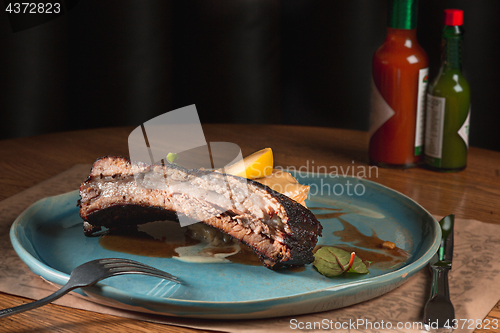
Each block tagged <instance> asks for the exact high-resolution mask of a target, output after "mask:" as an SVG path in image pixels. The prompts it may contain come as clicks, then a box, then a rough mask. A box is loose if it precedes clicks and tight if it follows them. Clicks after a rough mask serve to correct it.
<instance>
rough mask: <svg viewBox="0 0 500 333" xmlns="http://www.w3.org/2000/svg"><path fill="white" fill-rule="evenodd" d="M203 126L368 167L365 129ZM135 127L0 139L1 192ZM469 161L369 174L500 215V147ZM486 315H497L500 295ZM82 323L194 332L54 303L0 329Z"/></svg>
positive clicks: (211, 132)
mask: <svg viewBox="0 0 500 333" xmlns="http://www.w3.org/2000/svg"><path fill="white" fill-rule="evenodd" d="M203 128H204V132H205V136H206V138H207V141H209V142H215V141H226V142H233V143H236V144H238V145H239V146H240V147H241V148H242V152H243V155H248V154H250V153H252V152H254V151H256V150H259V149H262V148H265V147H271V148H272V149H273V152H274V159H275V165H280V166H294V167H296V168H300V167H303V169H302V170H305V168H306V167H307V166H308V167H309V170H310V171H324V170H321V169H318V167H328V168H332V169H331V170H334V169H335V168H336V169H337V170H339V172H340V170H342V169H341V168H343V170H348V169H347V167H351V168H352V167H353V166H356V167H358V166H365V167H367V163H368V157H367V147H368V144H367V142H368V134H367V133H365V132H359V131H351V130H343V129H331V128H318V127H297V126H283V125H279V126H277V125H211V124H209V125H204V126H203ZM132 129H133V128H111V129H92V130H82V131H74V132H65V133H53V134H47V135H42V136H37V137H29V138H18V139H11V140H4V141H0V156H1V161H0V170H1V172H0V188H1V189H2V190H1V191H0V200H3V199H5V198H8V197H10V196H12V195H14V194H16V193H18V192H20V191H22V190H24V189H27V188H29V187H31V186H33V185H35V184H37V183H39V182H41V181H43V180H45V179H48V178H50V177H52V176H55V175H57V174H59V173H61V172H63V171H64V170H66V169H68V168H70V167H71V166H73V165H74V164H79V163H92V162H93V161H94V160H95V159H96V158H97V157H100V156H103V155H125V156H127V155H128V147H127V138H128V135H129V133H130V132H131V131H132ZM468 162H469V163H468V167H467V169H466V170H464V171H462V172H459V173H447V174H443V173H436V172H432V171H429V170H425V169H421V168H414V169H407V170H393V169H377V171H378V172H375V171H374V169H372V175H371V177H367V178H370V179H372V180H374V181H376V182H378V183H381V184H384V185H386V186H389V187H391V188H393V189H395V190H397V191H399V192H401V193H404V194H406V195H407V196H409V197H411V198H413V199H415V200H416V201H417V202H419V203H420V204H421V205H422V206H423V207H425V208H426V209H427V210H428V211H430V212H431V213H433V214H437V215H446V214H450V213H455V215H456V217H459V218H473V219H476V220H480V221H483V222H488V223H500V152H494V151H489V150H484V149H478V148H471V149H470V153H469V161H468ZM350 170H352V169H350ZM356 170H358V169H356ZM349 172H350V171H349ZM26 301H29V300H27V299H25V298H22V297H17V296H12V295H8V294H4V293H0V308H7V307H11V306H15V305H19V304H21V303H23V302H26ZM488 316H489V318H491V319H493V318H498V319H500V302H499V303H497V305H496V306H495V307H494V308H493V309H492V310H491V312H490V313H489V315H488ZM82 327H84V328H85V331H86V332H114V331H120V332H137V331H141V332H145V331H148V330H150V331H155V332H196V330H192V329H186V328H179V327H174V326H167V325H159V324H152V323H147V322H141V321H135V320H130V319H124V318H118V317H113V316H109V315H103V314H96V313H90V312H87V311H83V310H75V309H70V308H66V307H61V306H57V305H47V306H44V307H42V308H39V309H36V310H33V311H31V312H28V313H23V314H20V315H16V316H12V317H8V318H6V319H4V320H2V321H1V323H0V331H3V330H6V331H8V332H20V331H27V330H34V331H37V332H62V331H68V332H75V331H80V329H81V328H82ZM79 328H80V329H79ZM478 332H480V330H478ZM484 332H492V330H484Z"/></svg>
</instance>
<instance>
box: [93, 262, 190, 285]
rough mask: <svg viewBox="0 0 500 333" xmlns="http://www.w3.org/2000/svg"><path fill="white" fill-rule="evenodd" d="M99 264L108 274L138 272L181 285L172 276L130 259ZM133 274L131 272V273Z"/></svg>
mask: <svg viewBox="0 0 500 333" xmlns="http://www.w3.org/2000/svg"><path fill="white" fill-rule="evenodd" d="M99 263H100V264H102V265H103V266H104V268H107V269H108V270H109V271H110V272H113V273H119V274H125V273H128V272H130V271H131V270H135V271H138V272H139V273H144V274H148V275H152V276H156V277H160V278H164V279H167V280H170V281H173V282H176V283H181V281H180V280H179V279H178V278H177V277H176V276H174V275H172V274H169V273H167V272H165V271H162V270H159V269H156V268H154V267H152V266H149V265H146V264H143V263H141V262H138V261H134V260H130V259H120V258H107V259H101V260H100V261H99ZM131 273H133V272H131ZM115 275H117V274H115Z"/></svg>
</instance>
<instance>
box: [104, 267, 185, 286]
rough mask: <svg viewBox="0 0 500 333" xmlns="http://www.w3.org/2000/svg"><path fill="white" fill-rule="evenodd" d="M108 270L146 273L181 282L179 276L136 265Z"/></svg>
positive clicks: (123, 272) (116, 273)
mask: <svg viewBox="0 0 500 333" xmlns="http://www.w3.org/2000/svg"><path fill="white" fill-rule="evenodd" d="M108 270H109V272H110V273H111V274H113V275H121V274H145V275H151V276H155V277H158V278H162V279H165V280H169V281H172V282H175V283H181V281H180V280H179V279H178V278H177V277H175V276H173V275H171V274H168V273H166V272H163V271H160V270H157V269H146V268H138V267H134V266H122V267H110V268H108Z"/></svg>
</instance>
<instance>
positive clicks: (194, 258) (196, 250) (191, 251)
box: [172, 242, 240, 264]
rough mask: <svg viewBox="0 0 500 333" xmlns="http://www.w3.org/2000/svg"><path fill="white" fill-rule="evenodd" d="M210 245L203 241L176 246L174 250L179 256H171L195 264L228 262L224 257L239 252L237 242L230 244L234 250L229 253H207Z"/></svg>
mask: <svg viewBox="0 0 500 333" xmlns="http://www.w3.org/2000/svg"><path fill="white" fill-rule="evenodd" d="M211 247H212V246H211V245H210V243H205V242H202V243H200V244H196V245H192V246H185V247H178V248H177V249H176V250H175V251H176V252H177V253H178V254H179V256H178V257H172V258H173V259H177V260H180V261H184V262H191V263H197V264H213V263H230V261H229V260H227V259H226V257H229V256H231V255H233V254H236V253H238V252H240V247H239V245H238V244H235V245H232V247H233V249H234V250H233V251H232V252H229V253H213V254H211V253H207V252H206V250H208V249H210V248H211Z"/></svg>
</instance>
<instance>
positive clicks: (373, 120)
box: [369, 0, 429, 168]
mask: <svg viewBox="0 0 500 333" xmlns="http://www.w3.org/2000/svg"><path fill="white" fill-rule="evenodd" d="M416 22H417V0H388V21H387V36H386V38H385V41H384V43H383V44H382V46H380V47H379V48H378V50H377V51H376V52H375V54H374V55H373V60H372V75H373V80H372V96H371V110H370V145H369V155H370V163H371V164H374V165H378V166H381V167H394V168H409V167H414V166H416V165H417V164H418V163H419V162H421V160H422V150H423V139H424V138H423V135H424V111H425V93H426V88H427V77H428V71H429V69H428V66H429V60H428V58H427V54H426V52H425V51H424V50H423V49H422V47H421V46H420V44H419V43H418V41H417V31H416Z"/></svg>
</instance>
